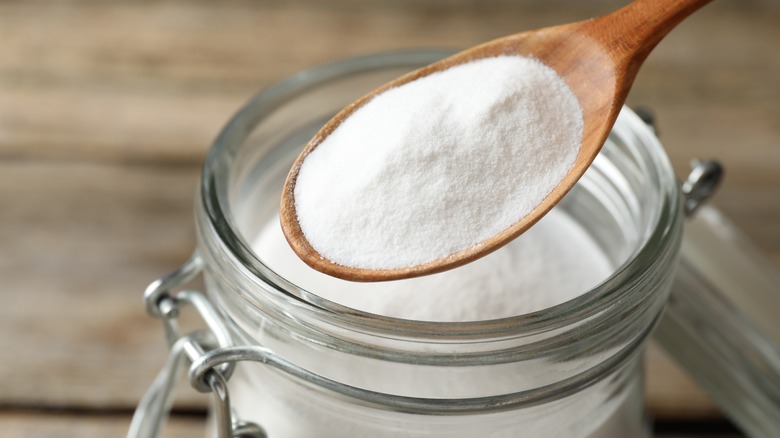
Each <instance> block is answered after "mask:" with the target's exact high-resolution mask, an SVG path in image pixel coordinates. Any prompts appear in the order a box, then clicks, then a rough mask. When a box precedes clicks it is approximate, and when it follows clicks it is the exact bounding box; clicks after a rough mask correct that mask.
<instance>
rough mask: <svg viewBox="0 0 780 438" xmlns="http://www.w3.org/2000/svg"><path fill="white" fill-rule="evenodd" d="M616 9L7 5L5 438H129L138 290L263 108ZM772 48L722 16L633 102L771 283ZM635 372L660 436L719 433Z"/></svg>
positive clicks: (671, 50)
mask: <svg viewBox="0 0 780 438" xmlns="http://www.w3.org/2000/svg"><path fill="white" fill-rule="evenodd" d="M624 3H625V2H620V1H608V0H598V1H593V2H578V1H576V0H569V1H565V0H554V1H541V0H514V1H510V0H487V1H478V0H452V1H445V0H420V1H412V0H401V1H391V0H366V1H360V0H331V1H316V0H306V1H290V2H284V1H281V0H279V1H266V2H253V1H233V0H230V1H223V2H203V1H195V0H193V1H184V0H182V1H152V0H147V1H140V2H136V1H114V2H96V1H86V0H85V1H76V0H73V1H70V0H69V1H55V0H51V1H45V0H36V1H27V0H18V1H0V281H1V283H0V430H2V433H0V435H3V436H15V437H45V436H57V437H69V436H74V437H75V436H84V437H91V436H96V437H97V436H117V435H122V434H124V433H125V430H126V427H127V425H128V424H129V419H130V414H131V411H132V408H133V407H134V405H135V403H137V401H138V399H139V398H140V396H141V394H142V392H143V391H144V390H145V388H146V386H147V385H148V384H149V383H150V382H151V380H152V378H153V376H154V375H155V373H156V372H157V370H158V368H159V367H160V365H161V364H162V362H163V358H164V354H165V350H164V346H163V342H162V331H161V328H160V327H159V326H158V324H157V322H156V321H155V320H153V319H151V318H149V317H147V316H146V315H145V313H144V310H143V306H142V304H141V295H142V291H143V289H144V287H145V286H146V284H147V283H149V282H150V281H151V280H153V279H155V278H156V277H158V276H159V275H161V274H163V273H165V272H167V271H168V270H170V269H172V268H174V267H175V266H177V265H178V264H179V263H181V262H183V261H184V260H185V259H186V258H187V257H188V256H189V254H190V252H191V251H192V249H193V246H194V234H193V219H192V211H193V202H192V201H193V195H194V192H195V187H196V184H197V181H198V177H199V172H200V164H201V162H202V159H203V156H204V154H205V152H206V151H207V149H208V147H209V144H210V142H211V141H212V139H213V138H214V137H215V136H216V134H217V133H218V131H219V129H220V127H221V126H222V125H224V124H225V122H226V121H227V120H228V119H229V117H230V116H231V114H233V113H234V112H235V111H236V110H237V109H238V108H239V107H240V106H241V105H242V103H243V102H245V101H246V100H247V99H248V98H249V97H250V96H251V95H252V94H253V93H255V92H256V91H257V90H259V89H261V88H263V87H265V86H267V85H269V84H271V83H273V82H274V81H277V80H279V79H282V78H284V77H285V76H288V75H290V74H292V73H293V72H295V71H297V70H299V69H301V68H304V67H307V66H311V65H315V64H319V63H323V62H326V61H329V60H334V59H337V58H341V57H344V56H350V55H358V54H365V53H368V52H376V51H381V50H391V49H400V48H410V47H451V48H463V47H468V46H471V45H474V44H477V43H480V42H483V41H487V40H489V39H492V38H496V37H499V36H502V35H506V34H510V33H515V32H518V31H521V30H527V29H533V28H538V27H542V26H549V25H553V24H557V23H562V22H567V21H574V20H581V19H585V18H588V17H591V16H596V15H600V14H603V13H605V12H608V11H610V10H612V9H615V8H616V7H618V6H620V5H621V4H624ZM778 47H780V5H779V4H778V3H777V2H774V1H771V0H763V1H761V0H743V1H739V2H733V1H732V2H728V1H716V2H713V3H712V4H711V5H709V6H708V7H707V8H704V9H703V10H702V11H700V12H699V13H697V14H696V15H695V16H693V17H691V18H690V19H689V20H687V21H686V22H685V23H683V24H682V25H681V26H679V27H678V29H676V30H674V31H673V32H672V33H671V34H670V35H669V36H668V37H667V38H666V40H664V41H663V42H661V44H660V45H659V46H658V48H657V49H656V50H655V52H654V53H653V54H652V55H651V56H650V58H649V59H648V60H647V62H646V64H645V67H644V68H643V70H642V72H641V73H640V74H639V77H638V78H637V80H636V83H635V86H634V89H633V91H632V93H631V94H630V95H629V103H630V104H632V105H645V106H648V107H650V108H652V109H653V110H654V112H655V113H656V115H657V118H658V126H659V129H660V136H661V139H662V141H663V142H664V144H665V145H666V147H667V150H668V152H669V155H670V157H671V159H672V161H673V164H674V166H675V168H676V169H677V171H678V174H679V175H681V176H683V175H685V172H686V171H687V166H688V161H689V160H690V159H691V158H697V157H701V158H711V157H715V158H718V159H719V160H721V161H722V162H723V163H724V165H725V167H726V169H727V177H726V181H725V184H724V186H723V188H722V189H721V190H720V192H719V194H718V195H717V197H716V200H715V204H716V205H717V206H719V207H720V208H721V209H722V210H723V211H724V212H725V213H726V215H727V216H729V217H730V218H731V219H732V220H733V221H734V222H735V223H736V224H737V225H739V226H740V227H742V228H743V229H744V230H745V231H746V233H747V234H748V236H749V237H751V238H752V239H753V240H754V241H755V242H756V244H757V245H758V247H759V248H761V249H762V250H763V251H765V252H766V254H767V255H768V256H769V258H770V259H771V260H772V261H773V262H774V263H776V264H777V265H778V266H780V227H778V226H777V223H778V219H779V218H780V202H778V201H780V144H778V143H780V80H778V79H777V78H778V77H780V54H779V53H780V52H778ZM647 356H648V373H649V376H648V385H647V400H648V407H649V410H650V412H651V414H652V415H653V416H654V417H655V418H656V419H659V420H660V421H678V420H679V421H684V422H696V421H699V420H707V421H719V418H720V413H719V411H718V409H717V408H716V407H715V406H714V405H713V404H712V403H711V401H710V400H709V399H708V397H707V396H706V395H705V394H703V393H702V392H701V391H700V390H699V389H698V388H697V387H696V385H695V384H693V383H692V382H691V380H690V379H689V378H688V377H686V376H685V375H684V374H683V373H681V372H680V371H679V369H678V368H677V367H676V366H675V365H674V364H673V363H672V362H670V361H669V360H668V358H665V357H664V356H663V354H662V353H661V352H660V351H659V350H657V349H656V348H650V350H649V352H648V355H647ZM204 407H205V398H204V397H203V396H202V395H199V394H197V393H195V392H194V391H191V390H190V391H181V393H180V396H179V397H178V402H177V409H179V411H180V412H185V413H187V414H186V415H183V416H178V417H175V418H174V422H173V430H172V431H171V432H173V434H172V435H170V436H194V435H200V432H199V431H200V428H201V427H202V419H201V418H198V417H193V416H192V415H191V413H193V412H196V413H197V412H199V411H201V410H203V409H204ZM664 436H671V435H664ZM675 436H682V435H679V434H678V435H675ZM685 436H695V435H685ZM699 436H702V435H699ZM706 436H726V435H724V434H718V433H717V432H713V433H711V434H708V435H706Z"/></svg>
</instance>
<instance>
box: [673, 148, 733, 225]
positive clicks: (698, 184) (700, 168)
mask: <svg viewBox="0 0 780 438" xmlns="http://www.w3.org/2000/svg"><path fill="white" fill-rule="evenodd" d="M722 179H723V166H721V165H720V163H719V162H717V161H715V160H693V161H692V162H691V172H690V173H689V174H688V178H686V179H685V181H683V183H682V186H681V187H680V189H681V191H682V193H683V196H684V198H685V205H684V209H685V214H686V215H687V216H691V215H692V214H693V213H695V212H696V209H698V208H699V207H700V206H702V205H703V204H704V203H705V201H707V200H708V199H709V198H710V197H711V196H712V194H713V193H715V190H717V188H718V186H719V185H720V182H721V180H722Z"/></svg>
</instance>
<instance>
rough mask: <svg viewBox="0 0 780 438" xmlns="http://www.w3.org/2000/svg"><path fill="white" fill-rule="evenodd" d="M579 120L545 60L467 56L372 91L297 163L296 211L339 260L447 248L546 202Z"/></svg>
mask: <svg viewBox="0 0 780 438" xmlns="http://www.w3.org/2000/svg"><path fill="white" fill-rule="evenodd" d="M582 129H583V121H582V112H581V109H580V107H579V104H578V102H577V99H576V98H575V96H574V94H573V93H572V92H571V90H570V89H569V88H568V86H567V85H566V84H565V82H564V81H563V80H562V79H561V78H560V77H559V76H558V75H557V74H556V73H555V72H554V71H553V70H552V69H550V68H548V67H546V66H544V65H543V64H541V63H540V62H538V61H536V60H533V59H530V58H524V57H520V56H500V57H494V58H486V59H480V60H477V61H472V62H469V63H466V64H461V65H458V66H455V67H452V68H449V69H447V70H444V71H441V72H438V73H434V74H431V75H429V76H425V77H423V78H420V79H417V80H414V81H412V82H410V83H407V84H405V85H402V86H400V87H397V88H393V89H390V90H388V91H386V92H384V93H382V94H380V95H378V96H376V97H374V98H373V99H372V100H370V101H369V102H368V103H366V104H365V105H364V106H363V107H361V108H359V109H358V110H356V111H355V112H354V113H353V114H352V115H351V116H350V117H348V118H347V119H346V120H345V121H344V122H343V123H342V124H341V125H340V126H339V127H338V128H337V129H336V130H334V131H333V132H332V133H331V134H330V135H329V136H328V137H327V138H326V139H325V140H323V141H322V143H320V144H319V145H318V146H317V147H316V148H315V149H314V150H313V151H312V152H311V153H310V154H309V155H308V156H307V157H306V159H305V160H304V161H303V164H302V166H301V169H300V173H299V175H298V179H297V182H296V186H295V192H294V196H295V208H296V212H297V215H298V222H299V224H300V226H301V229H302V231H303V234H304V235H305V237H306V239H307V240H308V241H309V243H310V244H311V245H312V247H314V249H316V250H317V252H319V253H320V254H321V255H322V256H324V257H325V258H327V259H329V260H331V261H333V262H335V263H337V264H341V265H344V266H351V267H357V268H364V269H397V268H403V267H408V266H414V265H418V264H422V263H426V262H431V261H433V260H437V259H441V258H444V257H446V256H448V255H452V254H455V253H457V252H459V251H462V250H465V249H468V248H471V247H473V246H475V245H479V244H480V243H481V242H484V241H485V240H487V239H489V238H490V237H492V236H494V235H496V234H498V233H499V232H501V231H503V230H505V229H506V228H508V227H509V226H511V225H513V224H515V223H516V222H518V221H519V220H520V219H522V218H523V217H525V216H526V215H527V214H528V213H529V212H531V210H533V209H534V208H535V207H536V206H537V205H539V204H540V203H541V201H542V200H543V199H544V198H545V197H547V195H548V194H549V193H550V192H551V191H552V190H553V188H555V187H556V186H557V185H558V184H559V182H560V181H561V180H562V179H563V177H564V176H565V175H566V174H567V173H568V172H569V170H570V169H571V167H572V165H573V163H574V161H575V159H576V157H577V155H578V153H579V148H580V140H581V137H582ZM482 298H483V299H485V297H484V296H483V297H482Z"/></svg>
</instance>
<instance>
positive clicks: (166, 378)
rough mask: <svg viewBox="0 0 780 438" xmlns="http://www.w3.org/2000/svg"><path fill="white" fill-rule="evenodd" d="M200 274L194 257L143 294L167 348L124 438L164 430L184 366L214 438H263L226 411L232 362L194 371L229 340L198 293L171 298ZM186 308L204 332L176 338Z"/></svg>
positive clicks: (184, 292) (252, 425) (226, 346)
mask: <svg viewBox="0 0 780 438" xmlns="http://www.w3.org/2000/svg"><path fill="white" fill-rule="evenodd" d="M202 270H203V260H202V259H201V258H200V256H199V255H198V254H197V253H195V254H193V255H192V257H191V258H190V259H189V260H187V261H186V262H185V263H184V264H183V265H182V266H180V267H179V268H177V269H176V270H174V271H172V272H171V273H169V274H167V275H165V276H163V277H161V278H160V279H158V280H155V281H154V282H152V284H150V285H149V286H148V287H147V288H146V291H145V293H144V304H145V305H146V310H147V312H148V313H149V314H150V315H151V316H153V317H155V318H157V319H159V320H161V321H162V323H163V327H164V328H165V337H166V340H167V342H168V346H169V347H170V352H169V354H168V359H167V361H166V363H165V365H164V366H163V368H162V370H161V371H160V373H159V374H158V376H157V378H156V379H155V380H154V382H153V383H152V385H151V386H150V387H149V389H148V390H147V392H146V394H144V396H143V398H142V399H141V401H140V402H139V404H138V407H137V408H136V410H135V413H134V415H133V420H132V422H131V424H130V429H129V431H128V433H127V437H128V438H157V437H158V436H159V435H160V432H161V430H162V428H163V426H164V425H165V423H166V421H167V419H168V414H169V412H170V409H171V405H172V402H173V393H174V389H175V386H176V380H177V378H178V377H179V376H180V375H181V373H182V371H183V369H184V367H185V362H186V366H187V367H188V368H190V373H189V374H190V385H192V387H193V388H195V389H196V390H197V391H199V392H202V393H210V394H212V399H213V403H212V406H213V412H214V417H215V423H216V429H217V437H218V438H266V436H267V435H266V433H265V431H264V430H263V428H262V427H260V426H259V425H257V424H255V423H251V422H245V421H240V420H238V419H237V418H236V417H235V415H234V413H233V410H232V409H231V406H230V394H229V391H228V387H227V381H228V379H230V376H231V375H232V374H233V370H234V368H235V362H233V361H230V362H221V363H219V364H216V365H214V366H213V367H205V368H204V367H203V366H202V365H201V366H195V365H197V364H202V363H203V360H202V358H203V357H205V356H206V355H208V353H209V352H213V351H219V350H222V349H229V348H230V347H232V346H233V345H234V344H233V340H232V337H231V335H230V331H229V330H228V328H227V326H226V325H225V323H224V321H223V320H222V317H221V316H220V315H219V313H218V312H217V311H216V309H214V306H213V305H212V304H211V301H210V300H209V299H208V298H207V297H206V296H205V295H204V294H202V293H201V292H198V291H194V290H181V291H178V292H173V290H174V289H176V288H179V287H180V286H182V285H184V284H185V283H187V282H189V281H190V280H192V279H193V278H195V277H196V276H197V275H198V274H200V272H201V271H202ZM188 305H189V306H192V307H193V308H194V309H195V311H196V312H197V313H198V315H199V316H200V318H201V320H202V321H203V322H204V323H205V325H206V327H207V328H208V330H196V331H193V332H192V333H188V334H186V335H182V334H181V332H180V330H179V326H178V323H177V320H178V317H179V314H180V313H181V310H182V309H183V308H184V307H185V306H188Z"/></svg>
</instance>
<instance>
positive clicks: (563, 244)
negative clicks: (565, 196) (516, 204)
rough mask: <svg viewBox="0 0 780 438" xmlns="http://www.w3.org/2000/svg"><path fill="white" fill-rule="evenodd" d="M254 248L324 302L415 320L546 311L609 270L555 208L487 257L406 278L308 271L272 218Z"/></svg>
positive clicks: (587, 239)
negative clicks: (379, 279) (362, 279)
mask: <svg viewBox="0 0 780 438" xmlns="http://www.w3.org/2000/svg"><path fill="white" fill-rule="evenodd" d="M253 249H254V251H255V253H256V254H257V255H258V256H259V257H260V259H261V260H263V262H264V263H265V264H266V265H268V266H269V267H270V268H271V269H273V270H274V271H275V272H276V273H277V274H279V275H281V276H283V277H284V278H286V279H287V280H289V281H291V282H292V283H293V284H296V285H297V286H299V287H302V288H304V289H306V290H308V291H310V292H313V293H315V294H317V295H319V296H322V297H323V298H326V299H328V300H330V301H334V302H336V303H339V304H342V305H345V306H348V307H352V308H354V309H359V310H363V311H366V312H371V313H375V314H379V315H385V316H392V317H397V318H405V319H416V320H422V321H448V322H458V321H481V320H490V319H497V318H503V317H509V316H516V315H522V314H525V313H529V312H533V311H537V310H541V309H545V308H548V307H551V306H554V305H556V304H560V303H563V302H565V301H568V300H570V299H572V298H574V297H576V296H578V295H580V294H582V293H583V292H585V291H587V290H589V289H590V288H592V287H593V286H596V285H597V284H599V283H600V282H601V281H603V280H604V279H605V278H607V277H608V276H609V274H610V273H611V272H612V269H613V268H612V266H611V263H610V262H609V260H608V259H607V257H606V256H605V254H604V252H603V251H602V250H601V249H600V248H599V247H598V245H597V244H596V242H594V241H593V239H592V238H591V237H590V236H589V235H588V234H587V232H586V231H585V230H583V229H582V228H581V227H580V225H579V224H577V222H576V221H574V220H573V219H572V218H571V217H569V216H568V215H567V214H566V213H564V212H562V211H559V210H558V209H553V210H552V211H551V212H550V213H549V214H548V215H547V216H545V217H544V218H542V220H541V221H539V222H538V223H537V224H536V225H535V226H533V227H531V228H530V229H529V230H528V231H527V232H526V233H524V234H523V235H521V236H520V237H519V238H517V239H515V240H514V241H512V242H511V243H509V244H508V245H506V246H504V247H502V248H500V249H499V250H497V251H495V252H493V253H491V254H490V255H488V256H486V257H483V258H481V259H478V260H476V261H474V262H472V263H469V264H467V265H464V266H461V267H459V268H457V269H453V270H451V271H447V272H442V273H440V274H435V275H430V276H426V277H419V278H412V279H408V280H399V281H391V282H384V283H352V282H348V281H344V280H339V279H337V278H334V277H331V276H328V275H325V274H322V273H320V272H318V271H315V270H314V269H312V268H310V267H309V266H308V265H306V264H305V263H303V262H302V261H301V260H300V259H299V258H298V257H297V256H296V255H295V253H294V252H293V251H292V249H291V248H290V246H289V245H288V244H287V241H286V240H285V238H284V235H283V234H282V230H281V226H280V225H279V220H278V218H274V219H273V220H271V221H270V222H269V223H268V224H267V225H266V226H265V227H264V228H263V230H262V231H261V233H260V234H259V235H258V236H257V238H256V240H255V242H254V244H253Z"/></svg>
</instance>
